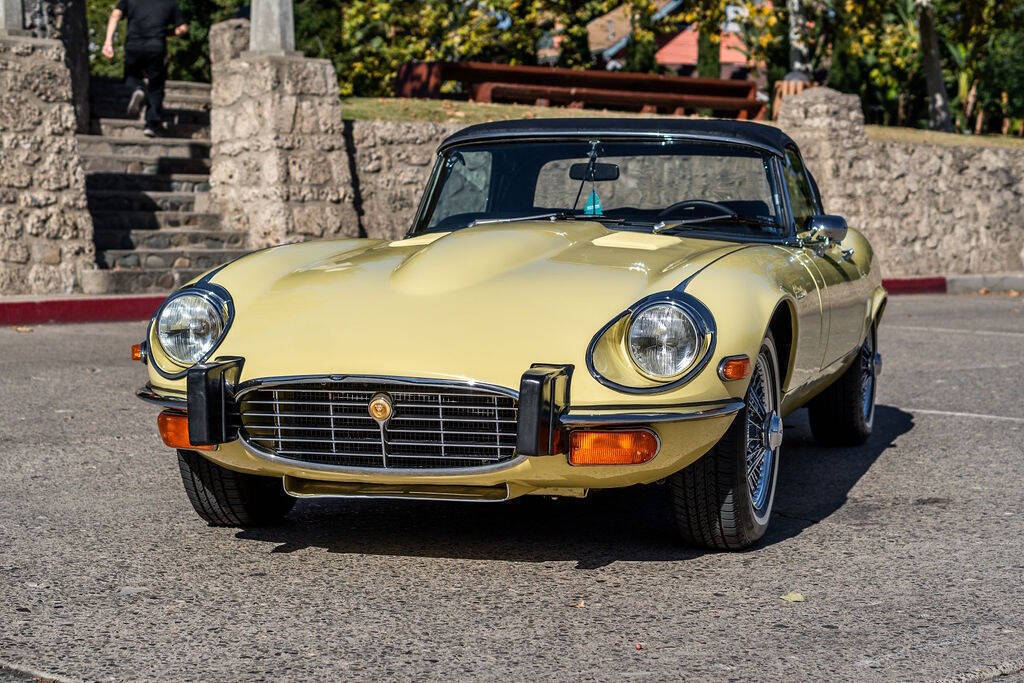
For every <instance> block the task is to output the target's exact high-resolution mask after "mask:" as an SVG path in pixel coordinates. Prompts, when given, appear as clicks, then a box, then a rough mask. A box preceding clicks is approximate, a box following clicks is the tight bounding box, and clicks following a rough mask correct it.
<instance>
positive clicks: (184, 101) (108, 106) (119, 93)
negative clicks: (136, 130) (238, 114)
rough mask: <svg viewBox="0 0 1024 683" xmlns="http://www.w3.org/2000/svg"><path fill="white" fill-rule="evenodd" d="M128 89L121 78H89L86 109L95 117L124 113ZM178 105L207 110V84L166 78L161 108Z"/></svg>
mask: <svg viewBox="0 0 1024 683" xmlns="http://www.w3.org/2000/svg"><path fill="white" fill-rule="evenodd" d="M131 95H132V93H131V90H130V89H129V88H128V86H127V85H126V84H125V83H124V81H120V80H114V79H106V78H93V79H92V82H91V85H90V88H89V112H90V115H91V116H93V117H95V118H100V117H113V118H122V117H126V116H127V115H128V114H127V109H128V101H129V100H130V99H131ZM169 109H178V110H188V111H195V112H209V110H210V84H209V83H188V82H185V81H167V84H166V86H165V88H164V110H165V111H166V110H169Z"/></svg>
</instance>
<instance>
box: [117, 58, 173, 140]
mask: <svg viewBox="0 0 1024 683" xmlns="http://www.w3.org/2000/svg"><path fill="white" fill-rule="evenodd" d="M143 79H145V84H143ZM124 81H125V83H127V84H128V87H129V88H130V89H131V91H132V92H135V91H136V90H143V91H145V93H146V125H159V124H160V123H161V122H163V120H164V84H165V83H166V82H167V54H166V53H165V52H164V51H163V50H160V51H159V52H156V51H151V50H133V49H131V48H126V49H125V51H124Z"/></svg>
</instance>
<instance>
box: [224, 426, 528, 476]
mask: <svg viewBox="0 0 1024 683" xmlns="http://www.w3.org/2000/svg"><path fill="white" fill-rule="evenodd" d="M238 442H239V443H240V444H242V448H244V449H245V450H246V452H247V453H249V454H250V455H252V456H254V457H257V458H260V459H261V460H266V461H267V462H271V463H274V464H275V465H285V466H288V467H296V468H299V469H303V470H315V471H318V472H333V473H336V474H372V475H374V476H376V477H385V478H386V477H389V476H409V475H416V476H428V477H433V476H438V475H440V476H445V475H460V474H481V473H484V472H500V471H502V470H506V469H510V468H512V467H515V466H516V465H518V464H519V463H521V462H523V461H524V460H526V456H524V455H517V456H516V457H514V458H512V459H511V460H506V461H505V462H501V463H498V464H495V465H480V466H475V467H438V468H423V467H387V468H384V467H348V466H339V465H325V464H323V463H315V462H306V461H304V460H292V459H291V458H284V457H281V456H280V455H276V454H274V453H271V452H269V451H266V450H263V449H262V448H260V447H259V446H256V445H254V444H251V443H249V442H248V441H246V439H245V437H243V436H242V435H241V434H239V437H238Z"/></svg>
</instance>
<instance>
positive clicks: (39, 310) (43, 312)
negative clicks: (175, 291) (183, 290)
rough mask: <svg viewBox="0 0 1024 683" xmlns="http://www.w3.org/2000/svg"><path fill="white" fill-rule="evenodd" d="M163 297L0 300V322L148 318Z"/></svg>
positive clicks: (114, 320) (33, 322) (75, 321)
mask: <svg viewBox="0 0 1024 683" xmlns="http://www.w3.org/2000/svg"><path fill="white" fill-rule="evenodd" d="M166 298H167V297H166V296H164V295H160V294H156V295H153V294H146V295H140V296H116V297H68V298H65V299H25V300H21V301H0V325H39V324H42V323H99V322H123V321H128V320H149V319H150V318H151V317H152V316H153V314H154V313H156V309H157V308H158V307H159V306H160V304H161V303H163V301H164V299H166Z"/></svg>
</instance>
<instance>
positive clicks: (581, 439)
mask: <svg viewBox="0 0 1024 683" xmlns="http://www.w3.org/2000/svg"><path fill="white" fill-rule="evenodd" d="M657 454H658V437H656V436H655V435H654V433H653V432H650V431H648V430H646V429H638V430H634V431H614V432H597V431H575V432H573V433H572V434H571V436H570V444H569V464H571V465H640V464H642V463H645V462H647V461H648V460H650V459H651V458H653V457H654V456H655V455H657Z"/></svg>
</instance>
